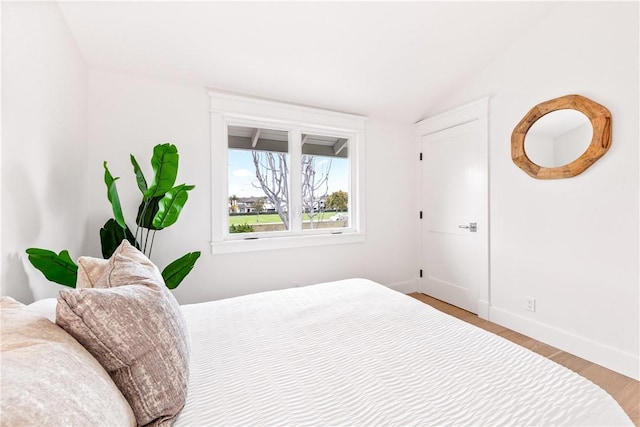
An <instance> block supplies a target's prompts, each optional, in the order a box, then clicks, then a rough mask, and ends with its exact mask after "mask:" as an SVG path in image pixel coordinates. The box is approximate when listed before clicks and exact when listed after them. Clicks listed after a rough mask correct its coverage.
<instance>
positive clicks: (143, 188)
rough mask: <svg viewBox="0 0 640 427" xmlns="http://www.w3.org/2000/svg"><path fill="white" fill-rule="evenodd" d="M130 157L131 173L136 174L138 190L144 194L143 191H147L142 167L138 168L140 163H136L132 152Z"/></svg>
mask: <svg viewBox="0 0 640 427" xmlns="http://www.w3.org/2000/svg"><path fill="white" fill-rule="evenodd" d="M130 157H131V164H132V165H133V173H135V174H136V182H137V183H138V188H139V189H140V192H141V193H142V195H143V196H144V193H145V191H147V180H146V179H145V177H144V174H143V173H142V169H140V165H139V164H138V161H137V160H136V158H135V157H133V154H131V155H130ZM145 199H146V197H145Z"/></svg>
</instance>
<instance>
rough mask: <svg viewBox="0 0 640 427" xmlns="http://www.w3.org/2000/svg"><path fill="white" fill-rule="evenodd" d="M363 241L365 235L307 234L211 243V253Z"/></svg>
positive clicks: (231, 252)
mask: <svg viewBox="0 0 640 427" xmlns="http://www.w3.org/2000/svg"><path fill="white" fill-rule="evenodd" d="M365 240H366V234H365V233H344V234H309V235H297V236H283V237H266V238H257V239H248V240H223V241H218V242H211V253H212V254H214V255H215V254H233V253H242V252H255V251H266V250H274V249H287V248H304V247H309V246H326V245H343V244H350V243H362V242H364V241H365Z"/></svg>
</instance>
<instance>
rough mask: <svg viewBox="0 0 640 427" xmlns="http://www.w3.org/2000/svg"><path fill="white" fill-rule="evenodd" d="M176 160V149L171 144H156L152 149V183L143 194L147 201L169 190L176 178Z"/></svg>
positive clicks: (177, 157)
mask: <svg viewBox="0 0 640 427" xmlns="http://www.w3.org/2000/svg"><path fill="white" fill-rule="evenodd" d="M178 159H179V156H178V149H177V148H176V146H175V145H173V144H169V143H167V144H158V145H156V146H155V147H154V148H153V157H152V158H151V166H152V167H153V172H154V176H153V182H152V183H151V186H150V187H149V188H147V190H146V191H145V192H144V197H146V198H147V199H149V198H152V197H158V196H162V195H164V193H166V192H167V191H169V190H171V188H172V187H173V184H175V182H176V177H177V176H178Z"/></svg>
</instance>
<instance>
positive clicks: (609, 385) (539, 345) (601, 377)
mask: <svg viewBox="0 0 640 427" xmlns="http://www.w3.org/2000/svg"><path fill="white" fill-rule="evenodd" d="M409 295H410V296H412V297H414V298H416V299H417V300H420V301H422V302H424V303H426V304H429V305H430V306H432V307H434V308H436V309H438V310H440V311H443V312H445V313H447V314H450V315H452V316H454V317H457V318H458V319H460V320H464V321H465V322H467V323H471V324H473V325H476V326H478V327H480V328H482V329H485V330H487V331H489V332H493V333H494V334H497V335H500V336H501V337H503V338H506V339H508V340H509V341H512V342H514V343H516V344H519V345H521V346H523V347H526V348H528V349H530V350H532V351H535V352H536V353H538V354H540V355H542V356H544V357H546V358H547V359H551V360H553V361H555V362H557V363H559V364H561V365H563V366H566V367H567V368H569V369H571V370H572V371H574V372H576V373H578V374H580V375H582V376H583V377H585V378H587V379H589V380H591V382H593V383H595V384H597V385H599V386H600V387H601V388H602V389H604V390H606V391H607V392H608V393H609V394H610V395H611V396H613V398H614V399H615V400H616V401H618V403H619V404H620V406H621V407H622V409H624V411H625V412H626V413H627V414H628V415H629V418H631V420H632V421H633V423H634V424H635V425H636V426H640V382H638V381H635V380H633V379H631V378H629V377H626V376H624V375H621V374H619V373H617V372H614V371H612V370H610V369H607V368H603V367H602V366H599V365H596V364H595V363H591V362H589V361H587V360H584V359H581V358H579V357H577V356H574V355H572V354H569V353H567V352H564V351H562V350H559V349H557V348H555V347H552V346H550V345H548V344H545V343H543V342H540V341H537V340H534V339H533V338H529V337H527V336H525V335H522V334H519V333H518V332H514V331H512V330H510V329H507V328H505V327H503V326H500V325H498V324H496V323H492V322H488V321H486V320H484V319H480V318H479V317H478V316H476V315H475V314H473V313H470V312H468V311H465V310H463V309H461V308H458V307H454V306H452V305H450V304H447V303H445V302H443V301H440V300H437V299H435V298H432V297H430V296H428V295H425V294H420V293H412V294H409Z"/></svg>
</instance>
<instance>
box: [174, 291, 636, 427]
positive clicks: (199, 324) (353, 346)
mask: <svg viewBox="0 0 640 427" xmlns="http://www.w3.org/2000/svg"><path fill="white" fill-rule="evenodd" d="M182 309H183V312H184V315H185V317H186V320H187V324H188V327H189V332H190V334H191V342H192V356H191V357H192V359H191V372H190V383H189V394H188V397H187V403H186V405H185V408H184V409H183V411H182V413H181V414H180V416H179V417H178V419H177V420H176V423H175V425H176V426H196V425H197V426H201V425H209V426H211V425H219V426H251V425H255V426H266V425H269V426H275V425H284V426H292V425H307V426H308V425H321V426H326V425H349V426H357V425H366V426H379V425H420V426H427V425H456V426H460V425H509V426H514V425H545V426H551V425H553V426H559V425H571V426H578V425H579V426H587V425H594V426H602V425H607V426H613V425H633V424H632V423H631V420H630V419H629V418H628V416H627V415H626V414H625V413H624V411H623V410H622V408H621V407H620V406H619V405H618V404H617V402H616V401H615V400H614V399H613V398H612V397H611V396H610V395H609V394H607V393H606V392H605V391H604V390H602V389H600V388H599V387H598V386H596V385H595V384H593V383H591V382H590V381H588V380H587V379H585V378H583V377H581V376H579V375H577V374H575V373H574V372H572V371H570V370H568V369H566V368H564V367H563V366H561V365H558V364H556V363H554V362H552V361H550V360H548V359H546V358H544V357H542V356H540V355H538V354H536V353H533V352H531V351H529V350H527V349H525V348H523V347H520V346H518V345H516V344H513V343H511V342H509V341H507V340H505V339H503V338H501V337H499V336H497V335H494V334H491V333H489V332H486V331H484V330H482V329H479V328H477V327H475V326H472V325H469V324H467V323H465V322H462V321H460V320H458V319H456V318H453V317H451V316H449V315H447V314H444V313H441V312H439V311H437V310H435V309H433V308H431V307H429V306H428V305H426V304H423V303H421V302H419V301H416V300H414V299H413V298H411V297H408V296H406V295H403V294H401V293H398V292H395V291H393V290H390V289H388V288H386V287H384V286H382V285H379V284H376V283H374V282H371V281H368V280H364V279H351V280H345V281H338V282H331V283H324V284H319V285H312V286H307V287H303V288H293V289H286V290H281V291H273V292H266V293H261V294H255V295H248V296H243V297H238V298H232V299H227V300H221V301H213V302H207V303H201V304H191V305H184V306H182Z"/></svg>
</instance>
